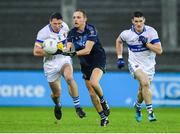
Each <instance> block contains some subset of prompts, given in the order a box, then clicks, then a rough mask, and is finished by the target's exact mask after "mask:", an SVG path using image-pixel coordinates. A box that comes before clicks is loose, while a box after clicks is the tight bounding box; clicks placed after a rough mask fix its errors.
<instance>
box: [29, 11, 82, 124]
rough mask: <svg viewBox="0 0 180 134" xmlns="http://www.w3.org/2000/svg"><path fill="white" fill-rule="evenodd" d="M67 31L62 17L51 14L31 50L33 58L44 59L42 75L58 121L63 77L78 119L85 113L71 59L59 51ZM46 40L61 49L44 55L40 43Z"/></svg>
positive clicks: (60, 114) (58, 14)
mask: <svg viewBox="0 0 180 134" xmlns="http://www.w3.org/2000/svg"><path fill="white" fill-rule="evenodd" d="M68 31H69V28H68V26H67V24H66V23H65V22H63V19H62V15H61V14H60V13H58V12H55V13H53V14H52V15H51V16H50V19H49V24H48V25H46V26H45V27H43V28H42V29H41V30H40V31H39V32H38V34H37V38H36V42H35V45H34V50H33V54H34V56H37V57H44V61H43V62H44V73H45V76H46V78H47V81H48V83H49V86H50V88H51V91H52V94H51V97H52V100H53V102H54V103H55V107H54V114H55V117H56V119H57V120H60V119H61V117H62V112H61V103H60V99H59V98H60V94H61V85H60V81H59V80H60V79H61V76H63V77H64V79H65V80H66V82H67V84H68V86H69V93H70V95H71V97H72V99H73V102H74V106H75V109H76V113H77V114H78V116H79V117H80V118H83V117H85V112H84V111H83V110H82V108H81V107H80V102H79V95H78V88H77V84H76V82H75V81H74V78H73V67H72V61H71V58H70V57H69V56H64V55H61V54H60V52H61V51H60V50H59V49H62V45H65V43H66V36H67V32H68ZM48 38H53V39H55V40H56V41H57V42H58V43H59V45H58V46H60V47H61V48H59V49H58V51H57V52H56V53H55V54H53V55H50V54H48V53H46V52H45V51H44V50H43V47H42V43H43V42H44V41H45V40H46V39H48Z"/></svg>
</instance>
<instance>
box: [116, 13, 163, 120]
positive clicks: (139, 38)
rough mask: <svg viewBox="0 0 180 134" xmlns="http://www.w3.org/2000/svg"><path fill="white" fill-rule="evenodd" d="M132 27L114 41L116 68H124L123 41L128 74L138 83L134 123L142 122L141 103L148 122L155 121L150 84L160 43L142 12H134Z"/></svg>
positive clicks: (155, 32) (159, 51)
mask: <svg viewBox="0 0 180 134" xmlns="http://www.w3.org/2000/svg"><path fill="white" fill-rule="evenodd" d="M132 24H133V25H132V27H131V28H130V29H129V30H124V31H123V32H122V33H121V34H120V35H119V36H118V38H117V39H116V53H117V58H118V60H117V65H118V68H122V67H123V66H124V64H125V63H124V60H123V56H122V55H123V41H124V42H126V44H127V45H128V67H129V71H130V73H131V74H132V75H133V77H134V78H135V79H137V80H138V82H139V90H138V94H137V101H136V102H135V104H134V107H135V109H136V121H138V122H140V121H141V120H142V113H141V103H142V102H143V101H144V102H145V104H146V108H147V112H148V119H149V121H156V120H157V119H156V117H155V115H154V112H153V108H152V93H151V91H150V83H151V81H152V80H153V76H154V73H155V64H156V62H155V57H156V54H161V53H162V47H161V42H160V39H159V37H158V34H157V31H156V30H155V29H154V28H153V27H150V26H147V25H145V17H144V15H143V13H142V12H139V11H137V12H134V14H133V16H132Z"/></svg>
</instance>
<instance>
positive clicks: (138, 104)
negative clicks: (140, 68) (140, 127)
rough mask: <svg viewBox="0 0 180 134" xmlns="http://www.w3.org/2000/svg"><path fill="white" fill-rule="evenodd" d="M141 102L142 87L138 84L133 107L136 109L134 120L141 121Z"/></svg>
mask: <svg viewBox="0 0 180 134" xmlns="http://www.w3.org/2000/svg"><path fill="white" fill-rule="evenodd" d="M142 102H143V97H142V88H141V86H139V90H138V95H137V100H136V102H135V104H134V108H135V110H136V115H135V118H136V121H137V122H141V121H142V112H141V103H142Z"/></svg>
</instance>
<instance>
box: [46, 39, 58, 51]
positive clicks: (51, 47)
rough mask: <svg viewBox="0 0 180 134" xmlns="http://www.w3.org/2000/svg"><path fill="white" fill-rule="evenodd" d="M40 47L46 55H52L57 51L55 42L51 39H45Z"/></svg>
mask: <svg viewBox="0 0 180 134" xmlns="http://www.w3.org/2000/svg"><path fill="white" fill-rule="evenodd" d="M42 46H43V50H44V51H45V52H46V53H48V54H54V53H55V52H56V51H57V49H58V45H57V41H56V40H55V39H52V38H49V39H46V40H45V41H44V42H43V45H42Z"/></svg>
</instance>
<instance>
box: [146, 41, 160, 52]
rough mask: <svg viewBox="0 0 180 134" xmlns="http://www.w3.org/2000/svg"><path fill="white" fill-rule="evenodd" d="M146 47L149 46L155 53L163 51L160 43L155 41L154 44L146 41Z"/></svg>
mask: <svg viewBox="0 0 180 134" xmlns="http://www.w3.org/2000/svg"><path fill="white" fill-rule="evenodd" d="M146 47H147V48H149V49H150V50H151V51H153V52H155V53H156V54H162V52H163V50H162V47H161V44H160V43H156V44H151V43H147V44H146Z"/></svg>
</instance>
